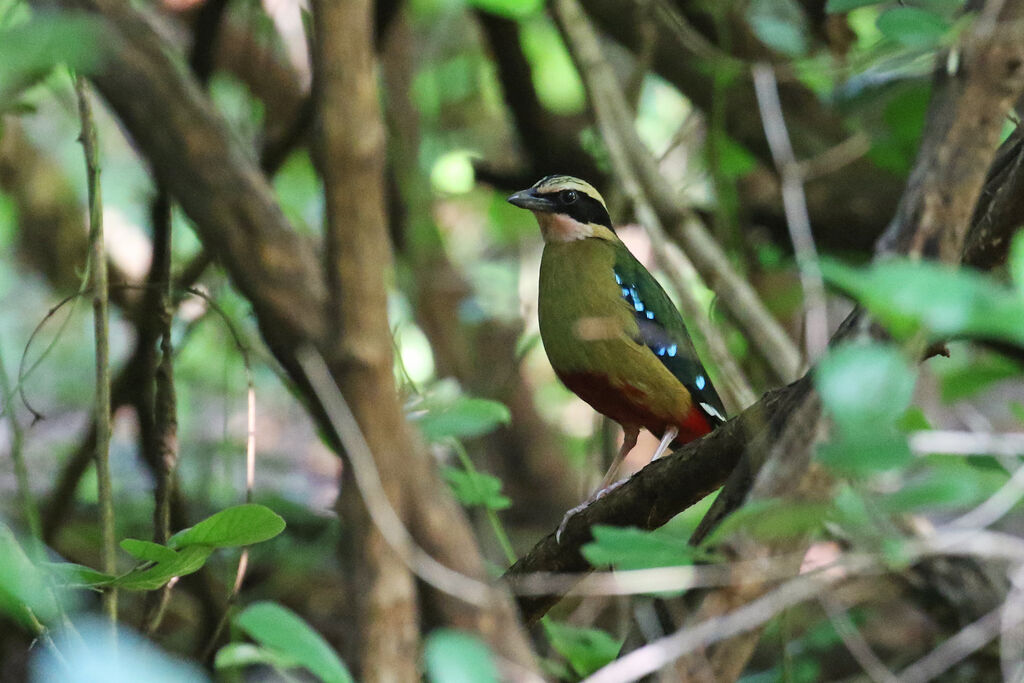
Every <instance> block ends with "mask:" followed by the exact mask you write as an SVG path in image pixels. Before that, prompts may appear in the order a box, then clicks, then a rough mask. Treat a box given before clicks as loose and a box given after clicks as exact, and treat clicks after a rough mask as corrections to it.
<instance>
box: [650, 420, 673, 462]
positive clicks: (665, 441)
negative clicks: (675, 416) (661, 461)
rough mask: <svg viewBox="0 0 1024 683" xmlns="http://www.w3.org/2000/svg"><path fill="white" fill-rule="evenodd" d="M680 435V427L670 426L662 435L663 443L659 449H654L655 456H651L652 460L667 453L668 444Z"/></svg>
mask: <svg viewBox="0 0 1024 683" xmlns="http://www.w3.org/2000/svg"><path fill="white" fill-rule="evenodd" d="M677 436H679V428H678V427H669V428H668V429H666V430H665V433H664V434H663V435H662V437H661V443H659V444H658V450H656V451H654V457H653V458H651V462H654V461H655V460H657V459H658V458H660V457H661V456H663V455H665V451H667V450H668V445H669V444H670V443H672V442H673V441H675V440H676V437H677Z"/></svg>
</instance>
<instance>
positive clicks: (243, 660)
mask: <svg viewBox="0 0 1024 683" xmlns="http://www.w3.org/2000/svg"><path fill="white" fill-rule="evenodd" d="M254 664H266V665H269V666H273V667H276V668H279V669H291V668H294V667H297V666H299V664H298V662H296V661H295V660H294V659H292V658H290V657H288V656H287V654H286V653H283V652H277V651H276V650H268V649H267V648H265V647H260V646H259V645H253V644H252V643H228V644H227V645H225V646H224V647H222V648H221V649H219V650H217V657H216V658H215V659H214V661H213V666H214V668H215V669H234V668H238V667H245V666H253V665H254Z"/></svg>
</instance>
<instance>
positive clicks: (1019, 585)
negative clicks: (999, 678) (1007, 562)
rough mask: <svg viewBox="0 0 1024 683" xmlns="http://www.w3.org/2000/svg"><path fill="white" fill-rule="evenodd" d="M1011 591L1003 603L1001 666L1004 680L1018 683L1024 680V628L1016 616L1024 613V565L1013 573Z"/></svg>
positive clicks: (1000, 646)
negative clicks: (1023, 656) (1023, 659)
mask: <svg viewBox="0 0 1024 683" xmlns="http://www.w3.org/2000/svg"><path fill="white" fill-rule="evenodd" d="M1010 584H1011V585H1010V591H1009V593H1008V594H1007V596H1006V599H1005V600H1004V601H1003V619H1002V625H1001V627H1000V631H1001V633H1000V635H999V666H1000V668H1001V669H1002V671H1003V680H1005V681H1013V682H1014V683H1018V682H1019V681H1021V680H1024V661H1022V654H1024V628H1022V625H1021V623H1020V621H1019V620H1017V621H1016V623H1014V619H1015V617H1016V615H1019V614H1021V613H1022V612H1024V565H1018V566H1017V568H1016V569H1015V570H1012V571H1011V578H1010Z"/></svg>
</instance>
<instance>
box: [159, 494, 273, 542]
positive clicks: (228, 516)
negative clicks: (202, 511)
mask: <svg viewBox="0 0 1024 683" xmlns="http://www.w3.org/2000/svg"><path fill="white" fill-rule="evenodd" d="M284 527H285V524H284V520H283V519H281V517H280V516H279V515H278V514H277V513H275V512H274V511H273V510H271V509H270V508H268V507H265V506H263V505H257V504H255V503H247V504H245V505H236V506H234V507H230V508H227V509H226V510H221V511H220V512H218V513H216V514H214V515H211V516H210V517H207V518H206V519H204V520H203V521H201V522H199V524H196V525H195V526H194V527H190V528H188V529H183V530H181V531H179V532H178V533H176V534H174V535H173V536H171V538H170V539H169V540H168V541H167V545H169V546H170V547H172V548H185V547H188V546H192V545H202V546H212V547H214V548H234V547H238V546H243V545H252V544H253V543H259V542H261V541H266V540H268V539H271V538H273V537H274V536H277V535H278V534H279V533H281V532H282V531H284Z"/></svg>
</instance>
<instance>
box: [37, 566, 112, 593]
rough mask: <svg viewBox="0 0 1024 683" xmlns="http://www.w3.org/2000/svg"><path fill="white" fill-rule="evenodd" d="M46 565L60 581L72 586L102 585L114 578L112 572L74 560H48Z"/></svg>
mask: <svg viewBox="0 0 1024 683" xmlns="http://www.w3.org/2000/svg"><path fill="white" fill-rule="evenodd" d="M45 566H46V569H47V570H48V571H49V572H50V573H51V574H53V575H54V577H56V579H57V580H58V581H60V582H61V583H64V584H66V585H67V586H69V587H71V588H78V587H93V586H102V585H104V584H108V583H110V582H111V581H113V580H114V577H113V576H111V575H110V574H104V573H103V572H98V571H96V570H95V569H92V568H90V567H85V566H83V565H80V564H75V563H73V562H48V563H46V565H45Z"/></svg>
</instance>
